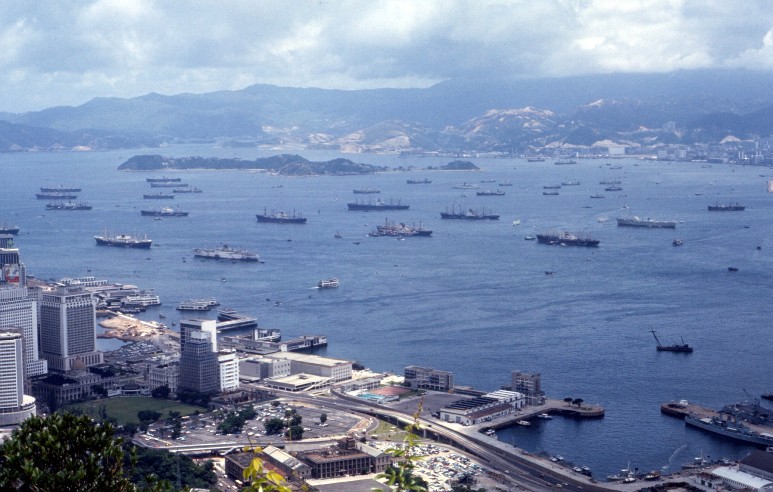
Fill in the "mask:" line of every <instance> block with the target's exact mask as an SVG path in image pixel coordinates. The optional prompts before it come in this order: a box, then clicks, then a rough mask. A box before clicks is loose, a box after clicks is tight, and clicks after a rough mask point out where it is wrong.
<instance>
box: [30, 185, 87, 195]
mask: <svg viewBox="0 0 773 492" xmlns="http://www.w3.org/2000/svg"><path fill="white" fill-rule="evenodd" d="M40 191H41V192H43V193H79V192H80V191H81V189H80V188H72V187H66V186H64V185H59V186H41V187H40Z"/></svg>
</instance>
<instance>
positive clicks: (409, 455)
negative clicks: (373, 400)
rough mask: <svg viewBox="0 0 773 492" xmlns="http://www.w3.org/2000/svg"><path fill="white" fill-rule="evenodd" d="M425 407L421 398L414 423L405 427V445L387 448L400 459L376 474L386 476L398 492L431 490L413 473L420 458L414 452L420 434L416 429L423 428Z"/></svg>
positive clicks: (378, 476) (414, 415)
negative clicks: (420, 422)
mask: <svg viewBox="0 0 773 492" xmlns="http://www.w3.org/2000/svg"><path fill="white" fill-rule="evenodd" d="M423 407H424V401H423V400H421V401H419V407H418V409H417V410H416V413H414V414H413V423H411V424H410V425H408V426H407V427H406V428H405V431H406V433H405V439H403V447H402V448H400V449H396V448H395V449H390V450H387V452H388V453H389V454H391V455H392V456H394V457H395V458H397V459H398V460H397V463H396V464H392V465H390V466H389V467H387V469H386V470H385V471H384V473H379V474H378V475H376V478H385V479H386V481H387V485H390V486H392V487H395V491H396V492H406V491H413V492H427V490H429V485H428V484H427V482H426V481H425V480H424V479H423V478H421V477H419V476H418V475H414V474H413V469H414V465H413V462H414V461H416V460H417V459H419V458H418V457H417V456H415V455H414V454H413V451H414V448H415V447H416V445H417V444H418V436H417V435H416V433H415V432H414V431H418V430H420V429H421V427H420V426H419V417H420V416H421V410H422V408H423Z"/></svg>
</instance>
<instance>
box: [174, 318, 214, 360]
mask: <svg viewBox="0 0 773 492" xmlns="http://www.w3.org/2000/svg"><path fill="white" fill-rule="evenodd" d="M194 331H202V332H204V333H209V334H210V338H209V340H210V344H211V345H212V352H217V321H215V320H213V319H181V320H180V353H182V352H184V351H185V342H186V341H187V340H188V337H189V336H190V333H191V332H194Z"/></svg>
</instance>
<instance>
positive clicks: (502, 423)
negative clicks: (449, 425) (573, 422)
mask: <svg viewBox="0 0 773 492" xmlns="http://www.w3.org/2000/svg"><path fill="white" fill-rule="evenodd" d="M542 414H547V415H550V416H551V417H552V416H554V415H560V416H563V417H571V418H578V419H600V418H603V417H604V407H602V406H600V405H591V404H588V403H583V404H581V405H575V404H571V403H566V402H565V401H563V400H551V399H546V400H545V403H544V404H542V405H535V406H527V407H523V408H522V409H520V410H518V411H516V412H513V413H512V414H510V415H507V416H505V417H501V418H498V419H495V420H492V421H490V422H483V423H480V424H476V425H474V426H471V427H472V428H477V429H479V430H482V429H494V430H496V429H502V428H505V427H512V426H514V425H518V424H517V422H518V421H519V420H527V421H528V420H532V419H536V418H538V416H539V415H542Z"/></svg>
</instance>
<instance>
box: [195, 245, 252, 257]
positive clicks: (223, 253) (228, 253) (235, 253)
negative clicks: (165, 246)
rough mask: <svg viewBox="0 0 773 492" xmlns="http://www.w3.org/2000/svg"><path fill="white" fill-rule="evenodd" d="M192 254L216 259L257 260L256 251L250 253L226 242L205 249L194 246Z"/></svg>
mask: <svg viewBox="0 0 773 492" xmlns="http://www.w3.org/2000/svg"><path fill="white" fill-rule="evenodd" d="M193 256H197V257H199V258H214V259H216V260H238V261H259V260H260V257H259V256H258V254H257V253H250V252H249V251H247V250H245V249H239V248H232V247H230V246H228V245H227V244H224V245H223V246H221V247H219V248H214V249H206V248H196V249H194V250H193Z"/></svg>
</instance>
